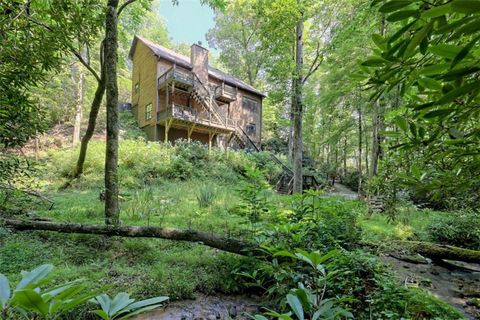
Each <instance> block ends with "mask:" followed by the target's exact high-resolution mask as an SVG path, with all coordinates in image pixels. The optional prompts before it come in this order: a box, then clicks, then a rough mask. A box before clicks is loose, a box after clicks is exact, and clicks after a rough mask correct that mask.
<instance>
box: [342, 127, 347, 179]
mask: <svg viewBox="0 0 480 320" xmlns="http://www.w3.org/2000/svg"><path fill="white" fill-rule="evenodd" d="M346 176H347V136H345V137H343V178H345V177H346Z"/></svg>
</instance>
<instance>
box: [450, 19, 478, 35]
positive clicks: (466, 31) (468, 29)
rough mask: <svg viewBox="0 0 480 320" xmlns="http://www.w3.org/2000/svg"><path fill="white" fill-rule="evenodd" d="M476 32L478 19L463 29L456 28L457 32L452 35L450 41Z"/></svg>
mask: <svg viewBox="0 0 480 320" xmlns="http://www.w3.org/2000/svg"><path fill="white" fill-rule="evenodd" d="M478 30H480V18H477V19H475V20H473V21H472V22H470V23H468V24H466V25H464V26H463V27H461V28H458V29H457V31H456V32H455V33H454V34H453V35H452V39H456V38H458V37H460V36H461V35H469V34H472V33H476V32H478Z"/></svg>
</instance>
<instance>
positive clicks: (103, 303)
mask: <svg viewBox="0 0 480 320" xmlns="http://www.w3.org/2000/svg"><path fill="white" fill-rule="evenodd" d="M93 302H95V303H98V304H99V305H100V307H101V308H102V310H103V311H105V312H106V313H107V314H108V313H109V312H110V305H111V303H112V300H111V299H110V297H109V296H108V295H106V294H104V293H103V294H101V295H98V296H96V297H95V299H93Z"/></svg>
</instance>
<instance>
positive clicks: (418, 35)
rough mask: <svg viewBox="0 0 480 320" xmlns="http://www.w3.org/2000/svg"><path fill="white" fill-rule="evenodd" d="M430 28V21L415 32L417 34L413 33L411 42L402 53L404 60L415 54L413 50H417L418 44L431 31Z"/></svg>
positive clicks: (431, 23) (431, 24)
mask: <svg viewBox="0 0 480 320" xmlns="http://www.w3.org/2000/svg"><path fill="white" fill-rule="evenodd" d="M432 26H433V22H432V21H430V22H429V23H427V24H426V25H425V26H423V28H422V29H420V30H419V31H417V33H415V35H414V36H413V38H412V40H411V41H410V43H409V44H408V46H407V49H406V50H405V52H404V53H403V57H404V58H408V57H410V56H412V55H413V53H414V52H415V48H417V46H418V45H419V44H420V42H422V40H423V39H424V38H425V37H426V36H427V35H428V33H429V32H430V31H431V30H432Z"/></svg>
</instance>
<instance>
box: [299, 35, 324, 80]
mask: <svg viewBox="0 0 480 320" xmlns="http://www.w3.org/2000/svg"><path fill="white" fill-rule="evenodd" d="M320 56H322V53H321V51H320V41H319V42H317V50H316V54H315V59H313V62H312V64H311V65H310V68H308V72H307V74H306V75H305V77H303V80H302V82H303V83H305V82H306V81H307V80H308V78H310V76H311V75H312V74H313V73H315V71H317V70H318V68H319V67H320V65H321V64H322V62H323V56H322V58H321V59H320Z"/></svg>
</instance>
